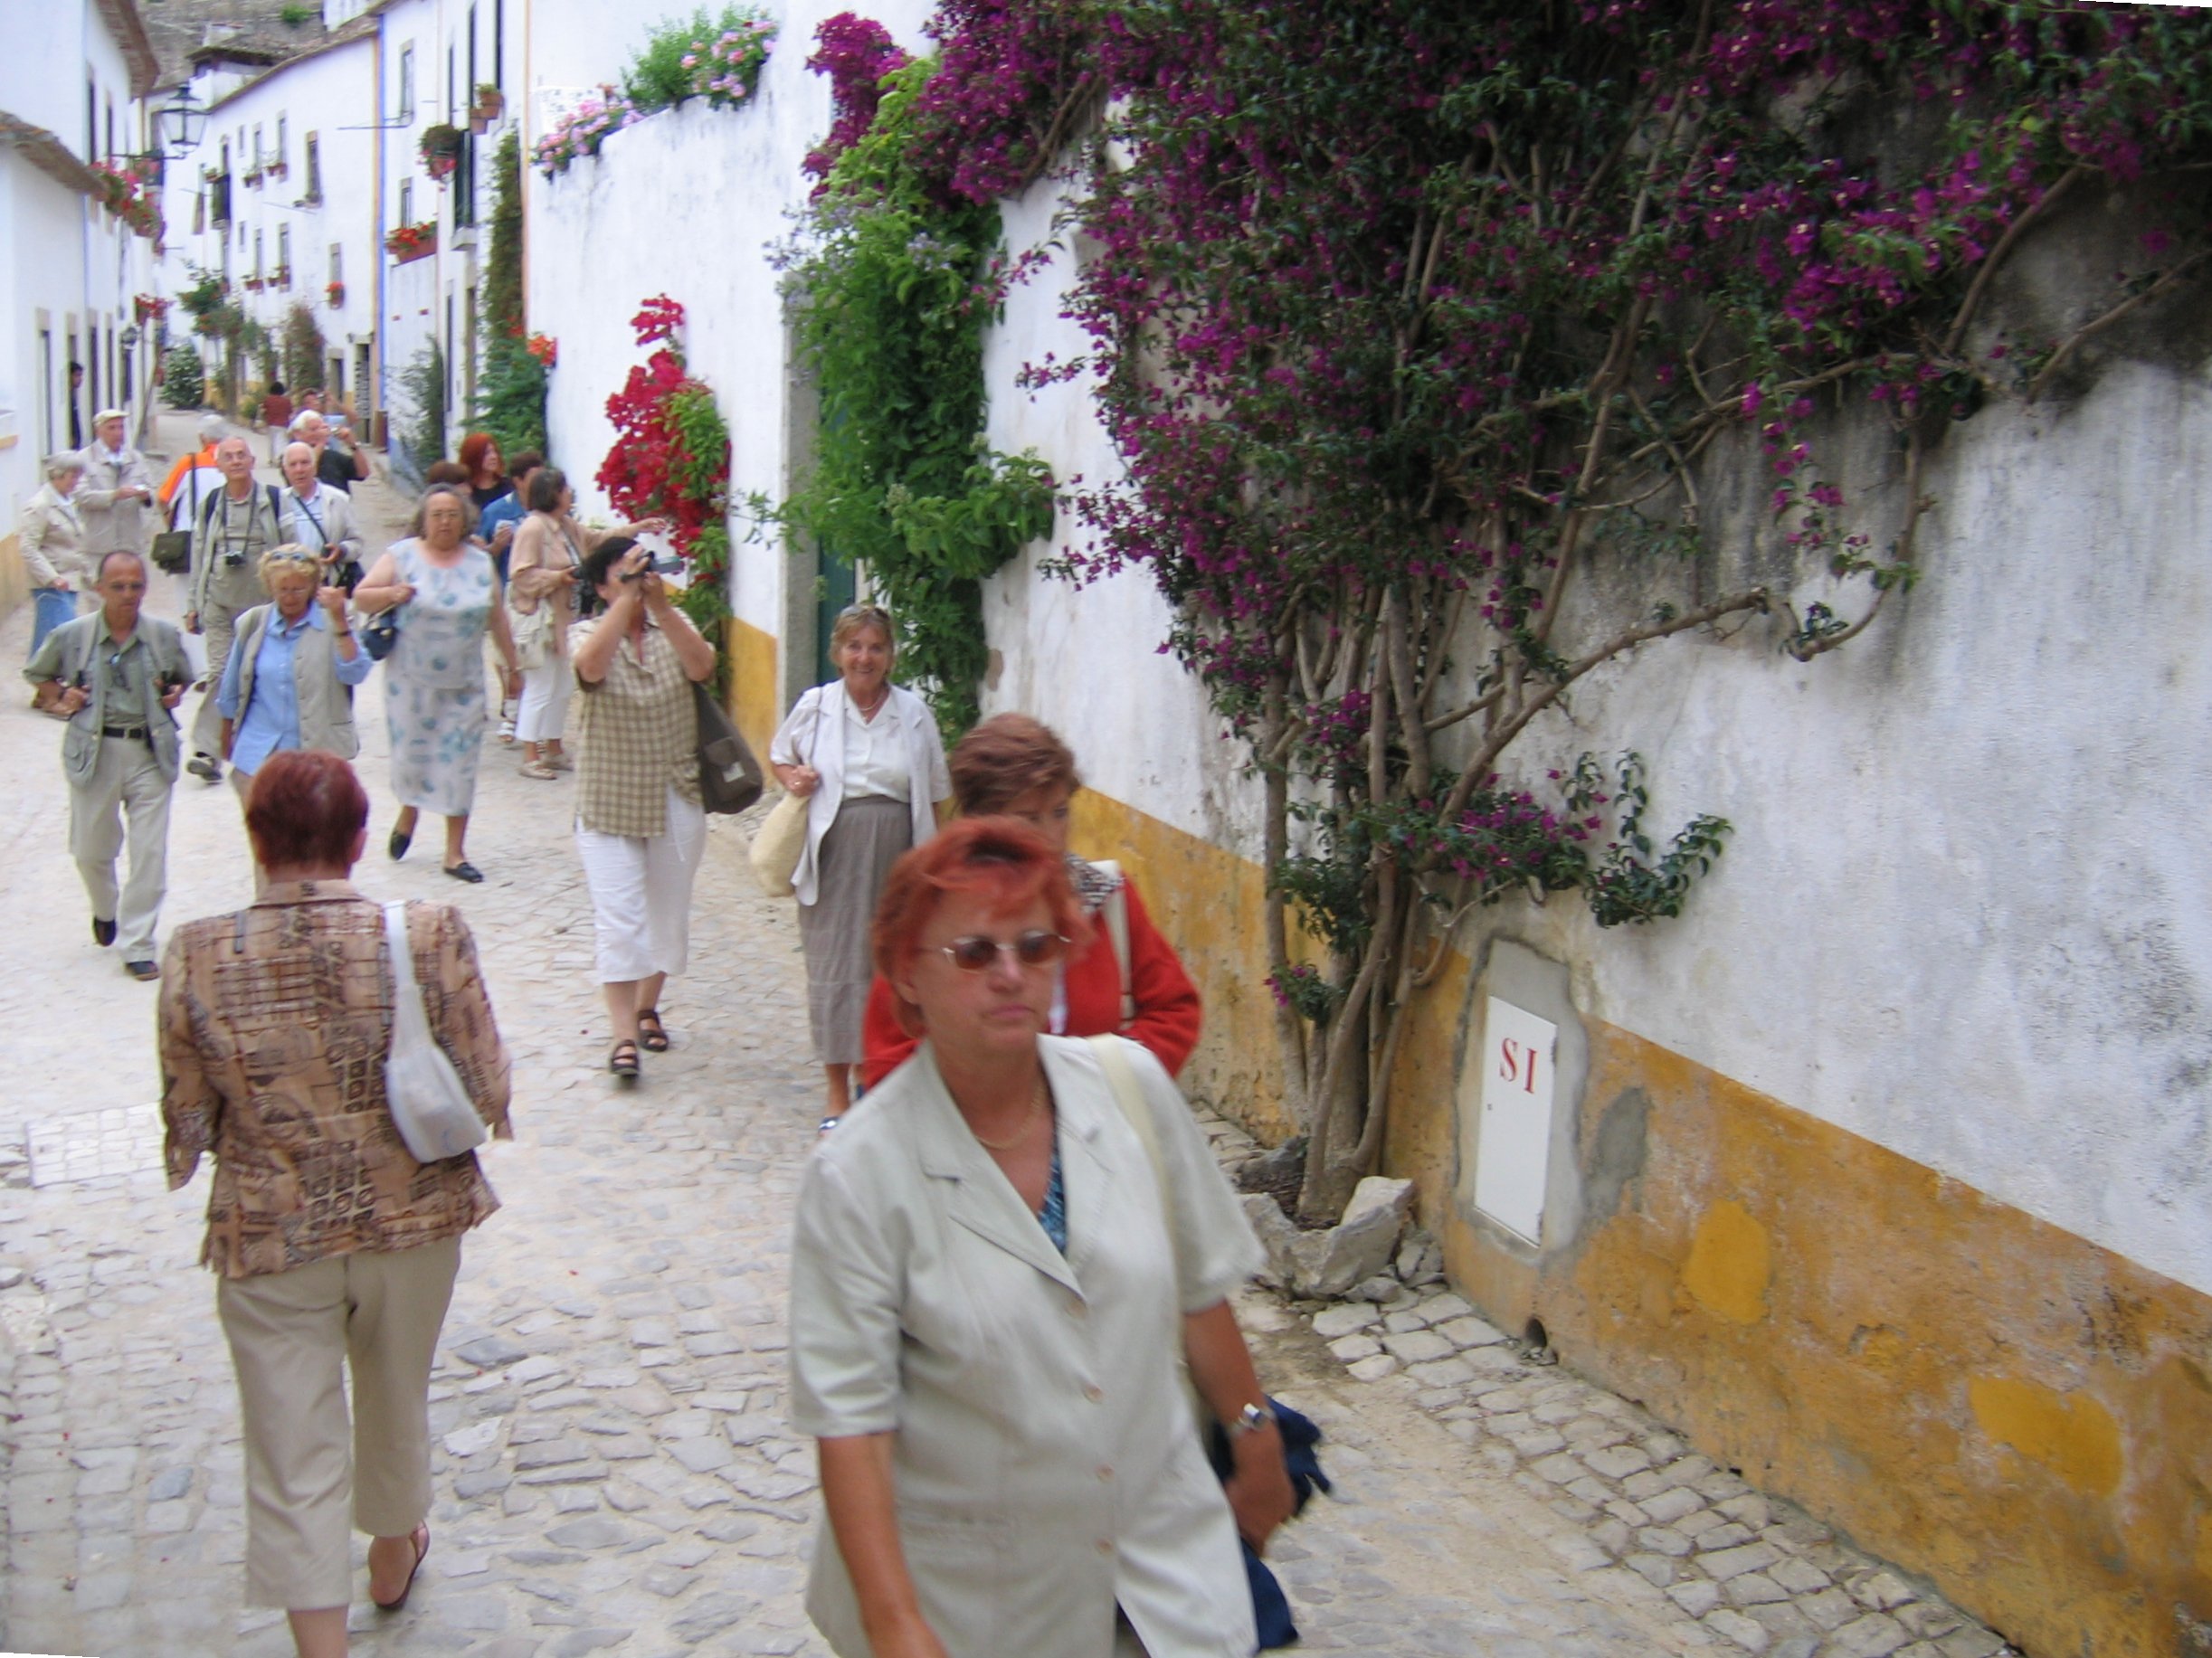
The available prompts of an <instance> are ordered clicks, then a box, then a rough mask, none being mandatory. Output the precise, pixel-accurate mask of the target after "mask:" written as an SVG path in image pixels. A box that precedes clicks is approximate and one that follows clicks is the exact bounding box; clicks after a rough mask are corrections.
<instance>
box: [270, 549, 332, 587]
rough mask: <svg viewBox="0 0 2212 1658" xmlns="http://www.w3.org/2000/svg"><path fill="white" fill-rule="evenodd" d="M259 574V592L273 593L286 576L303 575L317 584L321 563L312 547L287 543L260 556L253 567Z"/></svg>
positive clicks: (321, 570)
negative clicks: (259, 560)
mask: <svg viewBox="0 0 2212 1658" xmlns="http://www.w3.org/2000/svg"><path fill="white" fill-rule="evenodd" d="M255 568H256V569H257V570H259V571H260V573H261V591H262V592H270V593H273V592H276V591H277V583H279V582H281V581H282V580H283V579H284V578H285V577H286V576H288V575H303V576H306V577H307V578H308V579H309V581H312V582H314V583H318V584H319V583H321V581H322V579H323V562H322V560H321V559H319V558H318V557H317V556H316V555H315V550H314V549H313V548H312V547H309V546H304V545H301V544H300V543H299V542H297V541H288V542H286V543H285V544H284V545H282V546H280V547H271V548H270V549H269V551H268V552H266V553H264V554H261V563H260V564H258V565H256V566H255Z"/></svg>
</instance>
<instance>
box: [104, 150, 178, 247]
mask: <svg viewBox="0 0 2212 1658" xmlns="http://www.w3.org/2000/svg"><path fill="white" fill-rule="evenodd" d="M92 176H93V177H94V178H95V179H97V180H98V181H99V183H100V205H101V206H103V207H105V208H106V209H107V210H108V211H109V213H113V214H114V215H115V216H116V217H117V218H119V219H120V220H121V221H122V222H123V223H125V224H127V225H128V226H129V227H130V228H131V230H132V231H134V232H136V233H138V235H140V236H147V237H151V238H154V239H156V240H158V239H159V238H160V235H161V232H162V223H161V209H160V208H158V207H157V206H155V205H154V199H153V197H151V196H150V195H148V194H147V193H146V179H145V177H144V176H143V175H141V174H140V173H138V171H137V170H136V169H133V168H126V167H119V166H114V165H113V164H111V163H109V162H105V161H95V162H94V163H93V164H92Z"/></svg>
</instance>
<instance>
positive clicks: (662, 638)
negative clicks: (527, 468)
mask: <svg viewBox="0 0 2212 1658" xmlns="http://www.w3.org/2000/svg"><path fill="white" fill-rule="evenodd" d="M541 476H542V474H541ZM584 580H585V581H587V582H589V583H591V585H592V591H593V592H595V593H597V594H598V595H599V601H600V604H601V607H602V613H601V614H599V615H597V616H594V617H593V619H592V620H591V621H587V622H584V623H581V624H579V625H578V627H577V629H576V634H575V658H574V660H575V669H576V683H577V684H578V685H579V686H580V687H582V688H583V692H584V706H582V708H580V709H579V710H578V711H577V715H576V738H577V741H578V744H580V746H581V752H582V757H583V764H582V768H581V769H580V770H579V771H578V772H577V773H576V851H577V854H578V856H579V857H581V858H582V859H583V861H584V884H585V885H586V886H588V887H590V889H591V894H592V925H593V932H594V933H595V934H596V935H597V941H598V958H599V959H598V971H599V981H600V985H601V988H602V990H603V992H604V994H605V996H606V999H607V1019H608V1022H609V1023H610V1024H611V1025H612V1027H613V1033H614V1035H613V1041H614V1046H613V1047H612V1049H611V1050H610V1051H609V1052H608V1055H607V1069H608V1070H610V1071H612V1072H613V1073H614V1075H616V1076H618V1077H620V1078H622V1080H623V1081H624V1082H634V1081H635V1080H636V1079H637V1075H638V1049H639V1047H641V1046H642V1047H645V1048H646V1049H648V1050H649V1051H650V1052H652V1053H656V1054H657V1053H661V1052H664V1051H665V1050H666V1049H667V1047H668V1046H669V1033H668V1029H667V1028H666V1027H665V1026H663V1025H662V1024H661V1022H660V990H661V987H662V986H663V985H664V984H666V983H667V982H668V977H669V974H670V973H680V972H682V971H684V967H685V964H686V962H687V960H688V954H689V950H690V940H691V883H692V879H693V877H694V876H697V875H698V869H699V857H700V854H701V853H702V852H703V851H704V850H705V849H706V846H707V814H706V812H705V810H703V809H702V808H701V807H700V805H699V768H698V706H697V704H696V703H695V701H694V699H693V696H692V693H691V687H692V685H693V683H694V682H702V683H703V682H704V681H706V680H707V679H711V678H712V677H714V671H715V648H714V647H713V646H712V645H710V644H708V643H707V640H705V639H704V638H702V637H701V636H700V634H699V630H698V629H697V628H695V627H693V626H692V625H691V621H690V619H689V618H688V617H687V616H686V615H685V614H684V613H683V612H682V611H679V610H678V609H677V608H676V605H675V602H673V601H672V600H671V599H670V598H669V592H668V589H667V588H666V587H665V586H663V585H662V584H661V581H660V577H659V576H657V575H655V574H654V573H652V571H651V569H650V561H649V560H648V559H647V557H646V554H645V550H644V549H643V548H642V547H640V546H638V545H635V544H634V543H632V542H631V540H630V538H629V537H628V536H626V535H611V536H609V537H608V538H607V539H606V540H604V541H603V542H601V543H600V544H599V545H597V546H596V547H594V548H593V549H592V553H591V556H590V557H588V558H586V559H585V560H584Z"/></svg>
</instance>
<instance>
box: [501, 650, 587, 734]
mask: <svg viewBox="0 0 2212 1658" xmlns="http://www.w3.org/2000/svg"><path fill="white" fill-rule="evenodd" d="M575 691H576V670H575V668H574V667H572V666H571V665H570V663H569V660H568V658H566V657H550V656H549V657H547V658H546V665H545V666H544V667H543V668H525V669H524V670H523V674H522V706H521V708H520V709H519V710H518V711H517V713H516V715H515V741H516V742H517V743H557V742H559V741H560V739H561V733H562V731H563V730H564V729H565V727H566V726H567V725H568V699H569V698H570V697H571V696H574V695H575Z"/></svg>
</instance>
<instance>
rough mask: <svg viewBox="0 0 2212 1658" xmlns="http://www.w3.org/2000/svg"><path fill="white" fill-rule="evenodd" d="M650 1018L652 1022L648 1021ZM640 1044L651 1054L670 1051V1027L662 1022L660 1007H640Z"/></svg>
mask: <svg viewBox="0 0 2212 1658" xmlns="http://www.w3.org/2000/svg"><path fill="white" fill-rule="evenodd" d="M649 1020H650V1023H648V1022H647V1021H649ZM638 1046H639V1047H641V1048H643V1049H644V1050H645V1051H646V1052H647V1053H649V1054H665V1053H667V1052H668V1051H669V1031H668V1027H667V1026H665V1025H663V1024H662V1023H661V1022H660V1009H658V1008H640V1009H638Z"/></svg>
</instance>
